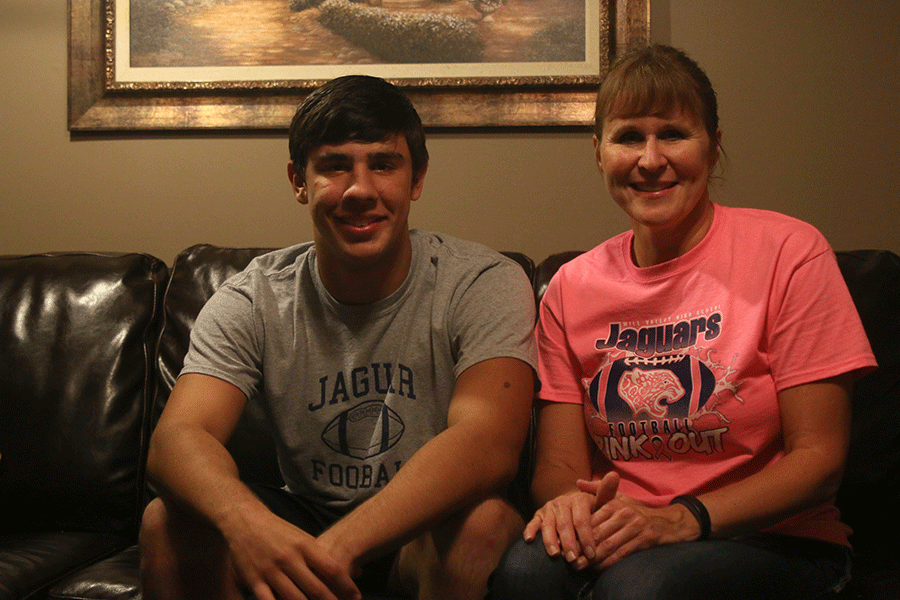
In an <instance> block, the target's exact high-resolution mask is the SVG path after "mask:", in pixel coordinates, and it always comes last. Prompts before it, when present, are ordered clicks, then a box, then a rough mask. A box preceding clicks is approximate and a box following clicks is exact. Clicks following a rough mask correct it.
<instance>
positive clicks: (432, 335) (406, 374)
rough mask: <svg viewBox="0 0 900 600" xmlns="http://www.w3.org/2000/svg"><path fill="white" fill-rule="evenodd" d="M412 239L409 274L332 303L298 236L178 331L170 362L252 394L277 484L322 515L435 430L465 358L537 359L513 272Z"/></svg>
mask: <svg viewBox="0 0 900 600" xmlns="http://www.w3.org/2000/svg"><path fill="white" fill-rule="evenodd" d="M411 237H412V265H411V267H410V273H409V275H408V276H407V278H406V281H405V282H404V283H403V285H402V286H401V287H400V288H399V289H398V290H397V291H396V292H394V293H393V294H392V295H391V296H389V297H388V298H385V299H384V300H380V301H378V302H375V303H372V304H368V305H360V306H357V305H353V306H351V305H346V304H340V303H338V302H337V301H335V300H334V298H332V297H331V295H330V294H329V293H328V292H327V291H326V290H325V288H324V286H323V285H322V282H321V280H320V279H319V275H318V271H317V269H316V252H315V247H314V246H313V244H312V243H305V244H300V245H297V246H293V247H291V248H286V249H283V250H278V251H275V252H272V253H269V254H266V255H264V256H261V257H258V258H256V259H254V261H253V262H252V263H250V265H249V266H248V267H247V268H246V269H245V270H244V271H243V272H241V273H239V274H238V275H236V276H234V277H232V278H231V279H229V280H228V281H227V282H225V284H224V285H222V287H221V288H220V289H219V290H218V291H217V292H216V293H215V294H214V295H213V297H212V298H211V299H210V301H209V302H208V303H207V305H206V306H205V307H204V308H203V310H202V311H201V313H200V315H199V316H198V318H197V322H196V324H195V326H194V328H193V330H192V332H191V346H190V350H189V351H188V354H187V356H186V357H185V361H184V369H183V370H182V373H202V374H206V375H211V376H214V377H217V378H220V379H223V380H225V381H227V382H229V383H231V384H233V385H235V386H237V387H238V388H239V389H240V390H241V391H242V392H243V393H244V394H245V395H246V396H247V397H248V399H249V401H250V402H260V405H261V408H262V410H263V412H264V413H265V414H266V415H267V416H268V418H269V419H270V420H271V422H272V423H273V424H274V431H275V436H276V445H277V448H278V459H279V465H280V468H281V472H282V475H283V477H284V480H285V482H286V484H287V489H288V490H290V491H291V492H293V493H295V494H298V495H300V496H303V497H305V498H307V499H308V500H309V501H311V502H312V503H314V504H315V505H318V506H320V507H321V508H322V510H323V514H324V515H325V516H326V517H329V518H339V517H340V516H341V515H343V514H346V513H347V512H349V511H351V510H353V508H354V507H355V506H357V505H358V504H360V503H361V502H362V501H364V500H365V499H367V498H368V497H370V496H372V495H374V494H375V493H376V492H378V490H379V489H381V488H383V487H384V486H385V484H387V482H388V481H389V480H390V479H391V478H392V477H393V476H394V475H395V474H396V473H397V471H398V470H399V469H400V468H401V467H402V466H403V465H404V464H405V463H406V461H407V460H409V458H410V457H411V456H412V455H413V454H414V453H415V452H416V451H417V450H418V449H419V448H421V447H422V445H424V444H425V443H426V442H428V441H429V440H430V439H432V438H433V437H434V436H436V435H437V434H438V433H440V432H441V431H443V430H444V429H446V427H447V412H448V407H449V403H450V399H451V396H452V393H453V388H454V383H455V381H456V378H457V377H458V376H459V375H460V373H462V372H463V371H464V370H465V369H467V368H468V367H470V366H472V365H474V364H476V363H478V362H481V361H484V360H487V359H490V358H496V357H512V358H518V359H520V360H523V361H525V362H526V363H528V364H529V365H531V366H532V368H535V366H536V355H535V348H534V339H533V335H532V327H533V324H534V300H533V295H532V291H531V286H530V284H529V281H528V278H527V277H526V275H525V273H524V271H523V269H522V268H521V267H520V266H519V265H518V264H516V263H515V262H514V261H512V260H510V259H508V258H506V257H504V256H503V255H501V254H499V253H497V252H494V251H493V250H490V249H488V248H486V247H484V246H481V245H479V244H475V243H472V242H465V241H462V240H458V239H455V238H452V237H449V236H445V235H441V234H435V233H426V232H420V231H415V230H413V231H412V232H411ZM485 451H489V449H485Z"/></svg>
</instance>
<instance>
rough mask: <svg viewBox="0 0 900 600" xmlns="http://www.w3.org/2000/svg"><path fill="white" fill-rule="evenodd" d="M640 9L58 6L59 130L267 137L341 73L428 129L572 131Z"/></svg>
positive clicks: (438, 2)
mask: <svg viewBox="0 0 900 600" xmlns="http://www.w3.org/2000/svg"><path fill="white" fill-rule="evenodd" d="M649 2H650V0H69V129H70V130H71V131H73V132H79V131H85V132H88V131H107V132H111V131H179V130H217V129H218V130H267V129H268V130H282V129H286V128H287V126H288V124H289V123H290V119H291V116H292V115H293V112H294V108H295V107H296V105H297V103H298V102H300V101H301V100H302V99H303V98H304V97H305V95H306V94H308V93H309V92H310V91H311V90H312V89H313V88H314V87H316V86H317V85H319V84H321V83H322V82H324V81H327V80H328V79H331V78H333V77H337V76H339V75H345V74H351V73H364V74H369V75H377V76H380V77H384V78H385V79H388V80H389V81H391V82H393V83H395V84H396V85H398V86H400V87H402V88H403V89H404V91H405V92H406V93H407V94H408V95H409V96H410V98H411V99H412V101H413V102H414V104H415V105H416V108H417V109H418V111H419V113H420V115H421V117H422V121H423V122H424V124H425V126H426V127H428V128H429V129H438V130H439V129H445V128H450V129H459V128H469V129H472V128H475V129H482V128H531V127H562V128H566V127H582V126H585V125H587V124H589V123H590V121H591V119H592V113H593V102H594V95H595V93H596V88H597V84H598V83H599V81H600V78H601V76H602V74H603V73H604V72H605V70H606V69H607V68H608V66H609V64H610V61H612V60H613V59H614V58H615V57H616V56H618V55H619V54H620V53H622V52H624V51H626V50H628V49H630V48H632V47H637V46H641V45H646V44H647V43H649V34H650V9H649Z"/></svg>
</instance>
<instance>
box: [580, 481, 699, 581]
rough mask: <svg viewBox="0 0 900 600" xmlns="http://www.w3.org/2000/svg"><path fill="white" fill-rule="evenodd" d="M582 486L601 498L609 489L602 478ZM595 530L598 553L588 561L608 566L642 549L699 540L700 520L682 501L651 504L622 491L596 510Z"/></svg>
mask: <svg viewBox="0 0 900 600" xmlns="http://www.w3.org/2000/svg"><path fill="white" fill-rule="evenodd" d="M604 479H605V478H604ZM578 489H579V490H580V491H581V492H582V493H583V494H594V495H595V497H598V498H599V497H600V495H601V494H605V493H606V491H607V490H606V488H605V487H604V485H603V481H602V480H601V481H578ZM591 532H592V535H593V538H594V546H593V548H592V550H593V553H594V556H593V557H588V558H589V560H588V564H590V565H591V566H594V567H595V568H597V569H605V568H607V567H609V566H611V565H613V564H615V563H616V562H618V561H620V560H621V559H623V558H625V557H626V556H628V555H629V554H631V553H633V552H637V551H639V550H646V549H647V548H653V547H654V546H660V545H663V544H671V543H674V542H681V541H689V540H695V539H697V538H698V537H699V536H700V524H699V523H698V522H697V520H696V519H695V518H694V516H693V515H692V514H691V513H690V511H688V510H687V509H686V508H685V507H683V506H681V505H679V504H676V505H671V506H664V507H660V508H651V507H649V506H646V505H644V504H642V503H640V502H638V501H637V500H635V499H633V498H631V497H629V496H626V495H625V494H621V493H619V494H616V495H615V497H614V498H612V499H610V500H607V501H606V502H604V503H603V504H602V506H599V507H598V508H597V509H596V510H594V511H593V512H592V514H591Z"/></svg>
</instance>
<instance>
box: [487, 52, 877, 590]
mask: <svg viewBox="0 0 900 600" xmlns="http://www.w3.org/2000/svg"><path fill="white" fill-rule="evenodd" d="M720 138H721V134H720V131H719V125H718V115H717V106H716V97H715V92H714V91H713V89H712V86H711V85H710V83H709V80H708V78H707V77H706V75H705V74H704V73H703V71H702V70H701V69H700V68H699V67H698V66H697V64H696V63H694V62H693V61H692V60H691V59H690V58H688V57H687V56H686V55H685V54H683V53H682V52H680V51H678V50H675V49H673V48H670V47H666V46H654V47H650V48H645V49H642V50H639V51H636V52H635V53H632V54H630V55H628V56H626V57H624V58H623V59H622V60H621V61H620V62H618V63H617V64H616V65H615V66H614V67H613V68H612V69H611V70H610V72H609V74H608V75H607V77H606V78H605V80H604V82H603V84H602V85H601V88H600V91H599V94H598V98H597V110H596V114H595V136H594V148H595V152H596V157H597V164H598V166H599V168H600V172H601V173H602V174H603V177H604V179H605V182H606V185H607V187H608V188H609V191H610V194H611V196H612V198H613V199H614V200H615V202H616V203H617V204H618V205H619V206H620V207H621V208H622V210H624V211H625V213H626V214H627V215H628V217H629V219H630V222H631V230H630V231H628V232H626V233H623V234H621V235H619V236H617V237H614V238H612V239H611V240H609V241H607V242H605V243H603V244H601V245H600V246H598V247H596V248H595V249H593V250H592V251H590V252H587V253H585V254H583V255H581V256H580V257H578V258H576V259H575V260H573V261H571V262H569V263H567V264H566V265H564V266H563V267H562V268H561V269H560V270H559V272H558V273H557V275H556V276H555V277H554V278H553V280H552V281H551V283H550V285H549V287H548V289H547V292H546V293H545V295H544V298H543V301H542V303H541V311H540V322H539V325H538V329H537V339H538V344H539V352H540V375H541V380H542V385H543V388H542V391H541V392H540V394H539V399H540V419H539V427H538V459H537V466H536V472H535V477H534V482H533V486H532V491H533V494H534V498H535V500H536V505H537V506H541V508H540V509H538V510H537V512H536V513H535V515H534V518H533V519H532V520H531V522H530V523H528V525H527V527H526V529H525V535H524V540H522V541H521V542H519V543H517V544H516V545H514V546H513V547H512V548H511V549H510V550H509V552H508V553H507V555H506V556H505V557H504V560H503V562H502V563H501V565H500V567H499V568H498V570H497V571H496V572H495V574H494V577H493V585H492V592H491V594H492V596H491V597H493V598H510V599H516V600H523V599H528V598H535V599H538V598H539V599H541V600H550V599H555V598H559V599H564V598H565V599H574V598H594V599H601V598H616V599H620V600H621V599H626V598H635V599H638V598H640V599H648V600H649V599H653V600H659V599H669V598H684V599H690V600H696V599H699V598H715V599H716V600H722V599H728V600H735V599H740V598H765V599H767V600H768V599H772V598H790V599H792V600H802V599H805V598H818V597H820V596H821V595H822V594H827V593H829V592H830V591H834V590H838V589H840V587H841V586H842V585H843V584H844V583H845V582H846V579H847V573H848V568H849V551H848V549H849V544H848V541H847V535H848V533H849V531H848V528H847V527H846V526H845V525H843V524H842V523H841V522H840V521H839V515H838V513H837V509H836V508H835V507H834V504H833V499H834V496H835V493H836V491H837V489H838V485H839V483H840V479H841V470H842V465H843V461H844V457H845V453H846V450H847V444H848V437H849V414H850V412H849V400H848V398H849V389H850V385H851V383H852V381H853V378H854V377H855V376H857V375H858V374H859V373H860V372H863V371H865V370H868V369H870V368H872V367H873V366H874V364H875V362H874V358H873V356H872V354H871V351H870V349H869V346H868V343H867V341H866V336H865V333H864V332H863V329H862V326H861V324H860V322H859V317H858V315H857V314H856V311H855V308H854V306H853V303H852V300H851V299H850V296H849V294H848V292H847V289H846V287H845V286H844V283H843V279H842V278H841V275H840V272H839V270H838V267H837V263H836V260H835V258H834V255H833V253H832V251H831V249H830V248H829V246H828V244H827V243H826V241H825V240H824V238H823V237H822V236H821V234H819V233H818V232H817V231H816V230H815V229H813V228H812V227H811V226H809V225H807V224H805V223H802V222H800V221H797V220H795V219H791V218H789V217H786V216H783V215H779V214H776V213H771V212H767V211H759V210H749V209H736V208H726V207H723V206H719V205H717V204H715V203H713V202H712V201H711V200H710V196H709V191H708V183H709V179H710V174H711V172H712V171H713V169H714V167H715V166H716V164H717V161H718V159H719V151H720V146H719V143H720Z"/></svg>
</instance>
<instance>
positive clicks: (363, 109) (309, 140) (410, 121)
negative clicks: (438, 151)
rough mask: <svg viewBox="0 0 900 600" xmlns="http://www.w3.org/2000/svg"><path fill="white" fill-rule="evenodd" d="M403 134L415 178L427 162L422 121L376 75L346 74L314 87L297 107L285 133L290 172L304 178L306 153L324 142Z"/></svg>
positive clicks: (406, 101) (374, 139)
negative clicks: (286, 133) (288, 148)
mask: <svg viewBox="0 0 900 600" xmlns="http://www.w3.org/2000/svg"><path fill="white" fill-rule="evenodd" d="M394 135H402V136H403V137H404V138H405V139H406V144H407V146H409V154H410V157H411V159H412V170H413V177H418V176H419V174H420V173H421V171H422V169H423V168H425V167H426V166H427V165H428V150H427V149H426V148H425V131H424V129H423V128H422V120H421V119H420V118H419V114H418V113H417V112H416V109H415V107H414V106H413V105H412V102H410V100H409V98H407V97H406V95H404V94H403V92H401V91H400V90H399V88H397V87H396V86H394V85H392V84H390V83H388V82H387V81H385V80H383V79H380V78H378V77H370V76H368V75H347V76H345V77H338V78H337V79H332V80H331V81H329V82H327V83H325V84H323V85H322V86H321V87H319V88H317V89H316V90H314V91H313V92H312V93H311V94H310V95H309V96H307V97H306V99H305V100H304V101H303V102H302V103H301V104H300V106H298V107H297V111H296V112H295V113H294V118H293V120H292V121H291V127H290V130H289V133H288V144H289V147H290V154H291V161H292V162H293V163H294V172H295V173H296V174H297V175H299V176H300V177H305V174H306V163H307V160H308V159H309V154H310V152H312V151H313V150H315V149H316V148H318V147H320V146H322V145H325V144H343V143H344V142H348V141H351V140H352V141H359V142H380V141H384V140H386V139H388V138H389V137H391V136H394Z"/></svg>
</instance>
